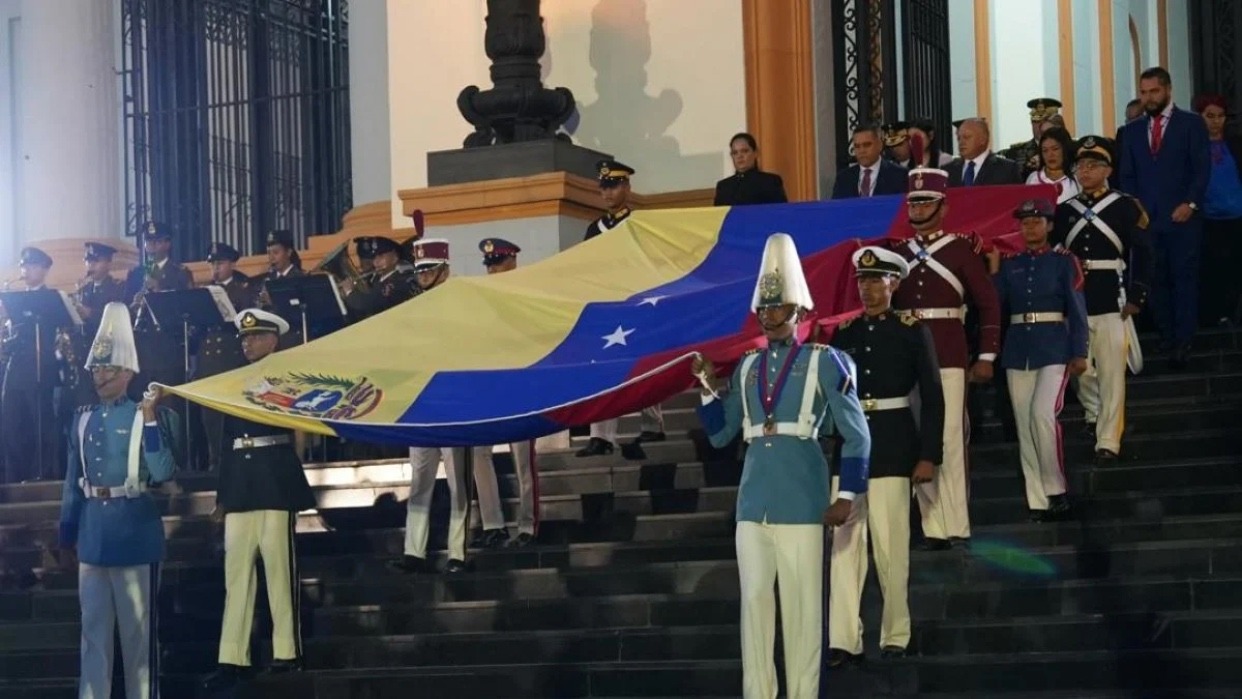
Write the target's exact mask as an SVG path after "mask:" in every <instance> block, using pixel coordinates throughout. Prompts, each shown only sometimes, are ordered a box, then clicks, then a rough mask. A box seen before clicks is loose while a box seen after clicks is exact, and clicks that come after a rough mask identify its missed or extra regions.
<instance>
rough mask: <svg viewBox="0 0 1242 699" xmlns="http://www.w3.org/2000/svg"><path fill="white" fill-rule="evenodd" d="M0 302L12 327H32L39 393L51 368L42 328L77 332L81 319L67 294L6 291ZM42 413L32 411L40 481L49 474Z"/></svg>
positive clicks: (52, 291)
mask: <svg viewBox="0 0 1242 699" xmlns="http://www.w3.org/2000/svg"><path fill="white" fill-rule="evenodd" d="M0 303H3V304H4V308H5V311H6V312H7V313H8V315H9V320H10V321H11V322H12V323H13V325H21V324H27V325H31V326H33V327H34V348H35V386H37V387H38V388H37V389H36V390H37V391H38V390H42V389H43V383H44V379H45V376H44V375H45V374H46V373H47V372H48V371H49V370H50V369H51V367H45V366H43V328H53V329H55V328H67V327H73V328H75V329H80V328H81V327H82V317H81V316H79V315H78V309H77V308H75V307H74V305H73V302H72V301H70V300H69V295H68V294H66V293H65V292H63V291H58V290H56V289H39V290H38V291H8V292H4V293H0ZM39 399H40V400H42V399H43V396H42V395H40V396H39ZM47 399H48V401H51V400H53V397H52V396H48V397H47ZM43 413H44V411H43V406H42V405H40V406H39V409H38V410H36V411H35V444H36V445H37V451H38V458H37V461H38V469H39V477H40V478H45V477H47V473H48V472H47V470H46V467H47V464H46V463H45V459H46V458H47V457H48V454H46V453H45V451H46V450H45V449H44V444H43V434H44V430H45V427H44V425H43Z"/></svg>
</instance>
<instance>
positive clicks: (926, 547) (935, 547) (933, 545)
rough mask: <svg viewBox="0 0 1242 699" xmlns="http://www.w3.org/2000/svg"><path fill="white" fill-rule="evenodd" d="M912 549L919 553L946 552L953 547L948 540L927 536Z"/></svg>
mask: <svg viewBox="0 0 1242 699" xmlns="http://www.w3.org/2000/svg"><path fill="white" fill-rule="evenodd" d="M914 548H916V549H918V550H919V551H948V550H949V549H951V548H953V546H952V544H950V543H949V540H948V539H935V538H932V537H930V536H929V537H926V538H924V539H923V540H922V541H920V542H919V543H917V544H915V546H914Z"/></svg>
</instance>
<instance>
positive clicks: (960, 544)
mask: <svg viewBox="0 0 1242 699" xmlns="http://www.w3.org/2000/svg"><path fill="white" fill-rule="evenodd" d="M949 545H950V546H952V547H953V548H955V549H968V548H970V537H969V536H951V537H949Z"/></svg>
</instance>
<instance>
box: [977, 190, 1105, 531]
mask: <svg viewBox="0 0 1242 699" xmlns="http://www.w3.org/2000/svg"><path fill="white" fill-rule="evenodd" d="M1013 215H1014V218H1017V219H1019V220H1020V221H1021V222H1022V239H1023V241H1025V243H1026V250H1024V251H1023V252H1021V253H1013V254H1009V255H1006V256H1005V257H1004V258H1003V259H1002V260H1001V262H1000V271H999V272H998V273H997V275H996V289H997V292H998V295H999V297H1000V302H1001V310H1002V312H1004V313H1008V314H1009V330H1008V331H1007V332H1006V333H1005V342H1004V350H1002V351H1001V367H1002V368H1004V369H1005V374H1006V378H1007V379H1008V381H1009V395H1010V399H1011V400H1012V401H1013V413H1014V418H1015V421H1016V423H1017V428H1018V446H1019V450H1020V454H1021V462H1022V476H1023V479H1024V480H1025V481H1026V503H1027V507H1028V508H1029V509H1030V516H1031V520H1032V521H1035V522H1044V521H1052V520H1055V519H1059V518H1061V517H1063V516H1064V515H1065V514H1066V513H1068V512H1069V502H1068V499H1067V498H1066V482H1065V463H1064V460H1063V458H1062V451H1061V425H1060V423H1059V422H1058V421H1057V416H1058V414H1059V413H1060V412H1061V405H1062V403H1063V402H1064V398H1065V382H1066V380H1067V379H1068V376H1067V375H1073V376H1077V375H1079V374H1082V372H1083V371H1085V370H1086V369H1087V309H1086V306H1085V305H1084V303H1083V294H1082V285H1083V278H1082V267H1081V266H1080V265H1079V264H1078V260H1077V258H1075V257H1074V256H1073V255H1072V254H1070V253H1069V252H1068V251H1065V250H1058V251H1053V250H1052V249H1051V248H1050V247H1049V246H1048V234H1049V232H1050V230H1051V226H1052V220H1053V218H1054V217H1055V215H1056V207H1055V206H1054V205H1053V203H1052V202H1051V201H1048V200H1046V199H1032V200H1028V201H1025V202H1023V203H1022V205H1021V206H1019V207H1018V210H1017V211H1015V212H1014V214H1013Z"/></svg>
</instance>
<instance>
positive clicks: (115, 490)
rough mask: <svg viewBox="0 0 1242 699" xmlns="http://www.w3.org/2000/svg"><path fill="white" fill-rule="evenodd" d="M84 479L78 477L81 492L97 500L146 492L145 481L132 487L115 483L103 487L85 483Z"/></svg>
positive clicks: (129, 496) (136, 495) (133, 495)
mask: <svg viewBox="0 0 1242 699" xmlns="http://www.w3.org/2000/svg"><path fill="white" fill-rule="evenodd" d="M84 481H85V479H83V478H79V479H78V485H80V486H82V492H83V493H84V494H85V495H86V497H88V498H95V499H97V500H112V499H114V498H136V497H138V496H139V495H141V494H143V493H145V492H147V486H146V484H145V483H140V484H138V485H136V486H133V487H127V486H123V485H117V486H112V487H109V488H105V487H102V486H94V485H90V484H89V483H86V482H84Z"/></svg>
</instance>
